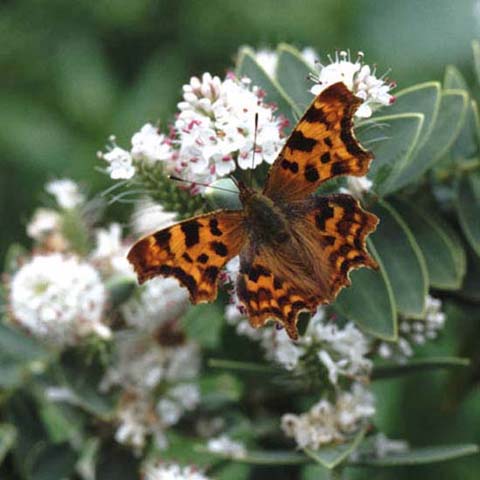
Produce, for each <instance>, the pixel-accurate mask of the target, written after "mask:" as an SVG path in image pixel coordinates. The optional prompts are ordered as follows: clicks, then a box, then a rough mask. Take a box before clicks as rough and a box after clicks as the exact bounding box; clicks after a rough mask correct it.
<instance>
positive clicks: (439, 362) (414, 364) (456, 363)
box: [372, 357, 470, 380]
mask: <svg viewBox="0 0 480 480" xmlns="http://www.w3.org/2000/svg"><path fill="white" fill-rule="evenodd" d="M469 365H470V360H469V359H468V358H460V357H429V358H412V359H410V360H408V361H407V363H403V364H392V365H388V364H385V365H377V366H375V367H374V369H373V373H372V378H373V379H375V380H379V379H384V378H392V377H399V376H403V375H408V374H411V373H418V372H424V371H429V370H438V369H448V368H458V367H468V366H469Z"/></svg>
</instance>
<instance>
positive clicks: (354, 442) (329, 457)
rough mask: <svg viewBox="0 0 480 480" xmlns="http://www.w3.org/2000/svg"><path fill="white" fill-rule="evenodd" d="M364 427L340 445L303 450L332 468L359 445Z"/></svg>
mask: <svg viewBox="0 0 480 480" xmlns="http://www.w3.org/2000/svg"><path fill="white" fill-rule="evenodd" d="M365 432H366V428H363V429H361V430H360V431H359V432H358V433H357V434H356V435H355V436H354V437H353V438H352V439H351V440H350V441H349V442H347V443H342V444H340V445H332V446H326V447H322V448H320V449H319V450H311V449H309V448H305V449H304V452H305V453H306V454H307V455H308V456H309V457H310V458H311V459H312V460H315V461H316V462H317V463H319V464H320V465H322V466H323V467H325V468H328V469H330V470H331V469H332V468H335V467H336V466H338V465H339V464H340V463H342V462H343V461H345V460H346V459H347V458H348V457H349V456H350V454H351V453H352V452H353V451H355V450H356V449H357V448H358V446H359V445H360V443H361V441H362V440H363V437H364V436H365Z"/></svg>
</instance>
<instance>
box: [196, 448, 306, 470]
mask: <svg viewBox="0 0 480 480" xmlns="http://www.w3.org/2000/svg"><path fill="white" fill-rule="evenodd" d="M195 450H196V451H198V452H203V453H208V455H210V456H212V457H217V458H222V459H225V460H231V461H234V462H239V463H249V464H252V465H302V464H304V463H309V462H310V459H309V458H308V457H307V456H306V455H304V454H303V453H300V452H291V451H289V450H285V451H281V450H275V451H270V452H269V451H264V450H248V451H247V452H246V453H245V455H242V456H241V457H240V456H238V457H232V456H231V455H229V454H227V453H221V452H211V451H209V450H207V449H206V448H205V447H204V446H200V445H198V446H197V447H196V448H195Z"/></svg>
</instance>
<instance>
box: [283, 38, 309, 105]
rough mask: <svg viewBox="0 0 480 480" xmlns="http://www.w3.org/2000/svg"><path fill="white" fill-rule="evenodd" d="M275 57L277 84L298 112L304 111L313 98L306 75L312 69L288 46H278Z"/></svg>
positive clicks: (300, 55) (294, 49)
mask: <svg viewBox="0 0 480 480" xmlns="http://www.w3.org/2000/svg"><path fill="white" fill-rule="evenodd" d="M277 55H278V63H277V74H276V79H277V81H278V83H279V84H280V85H281V86H282V88H283V89H284V90H285V92H286V93H287V95H288V96H289V97H290V98H291V99H292V100H293V101H294V102H295V105H296V106H297V107H298V108H299V109H300V110H302V111H304V110H306V108H307V107H308V106H309V105H310V103H312V100H313V98H314V96H313V95H312V94H311V93H310V87H311V86H312V82H311V81H309V80H308V75H309V74H310V73H313V71H314V69H313V67H311V66H310V65H308V63H307V62H306V61H305V60H304V58H303V57H302V54H301V53H300V52H299V51H298V50H297V49H296V48H293V47H292V46H290V45H286V44H284V43H282V44H280V45H279V47H278V48H277Z"/></svg>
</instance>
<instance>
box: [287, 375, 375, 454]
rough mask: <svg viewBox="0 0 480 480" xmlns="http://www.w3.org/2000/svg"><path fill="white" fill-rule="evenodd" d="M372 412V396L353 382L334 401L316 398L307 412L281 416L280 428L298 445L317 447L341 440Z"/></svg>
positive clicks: (351, 432) (373, 409) (373, 408)
mask: <svg viewBox="0 0 480 480" xmlns="http://www.w3.org/2000/svg"><path fill="white" fill-rule="evenodd" d="M374 413H375V406H374V397H373V395H372V394H371V392H369V391H368V390H366V389H365V388H364V387H363V386H362V385H360V384H358V383H356V384H354V385H353V387H352V389H351V391H346V392H339V393H338V396H337V399H336V402H335V403H331V402H329V401H328V400H326V399H322V400H320V401H319V402H318V403H316V404H315V405H314V406H313V407H312V408H311V409H310V410H309V411H308V412H306V413H303V414H300V415H295V414H291V413H289V414H285V415H283V416H282V420H281V424H282V429H283V431H284V432H285V434H286V435H287V436H288V437H293V438H294V439H295V441H296V443H297V445H298V446H299V447H300V448H312V449H314V450H318V449H319V448H320V447H321V446H323V445H326V444H330V443H333V442H335V443H340V442H345V441H346V440H347V439H348V437H349V435H352V434H354V433H355V432H356V431H357V430H358V429H359V428H360V427H361V426H362V424H364V423H365V422H366V420H367V419H368V418H370V417H372V416H373V415H374Z"/></svg>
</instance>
